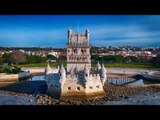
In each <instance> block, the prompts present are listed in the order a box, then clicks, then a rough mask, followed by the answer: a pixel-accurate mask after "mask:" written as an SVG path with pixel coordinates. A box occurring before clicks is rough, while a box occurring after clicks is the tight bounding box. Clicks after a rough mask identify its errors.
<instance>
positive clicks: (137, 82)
mask: <svg viewBox="0 0 160 120" xmlns="http://www.w3.org/2000/svg"><path fill="white" fill-rule="evenodd" d="M44 80H45V78H44V75H38V76H33V77H32V78H29V79H27V81H44ZM128 81H133V82H130V83H127V85H129V86H134V85H144V84H157V82H149V81H145V80H143V79H139V80H136V79H135V78H129V79H128ZM108 82H109V83H113V84H117V85H121V84H122V82H121V79H112V80H108ZM159 84H160V82H159Z"/></svg>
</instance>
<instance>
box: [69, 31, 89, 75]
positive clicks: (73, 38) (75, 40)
mask: <svg viewBox="0 0 160 120" xmlns="http://www.w3.org/2000/svg"><path fill="white" fill-rule="evenodd" d="M89 36H90V33H89V30H88V29H87V30H86V32H85V34H82V33H73V31H72V30H71V29H69V30H68V42H67V72H69V73H73V72H74V71H77V72H78V71H82V70H83V69H84V67H85V66H86V67H87V68H88V69H90V68H91V55H90V44H89Z"/></svg>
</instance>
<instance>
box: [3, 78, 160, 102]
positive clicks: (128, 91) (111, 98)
mask: <svg viewBox="0 0 160 120" xmlns="http://www.w3.org/2000/svg"><path fill="white" fill-rule="evenodd" d="M31 82H33V81H26V82H24V83H23V85H26V84H28V87H24V86H23V87H20V86H21V85H20V83H19V84H18V85H14V86H13V85H12V87H9V86H8V87H1V88H0V89H2V88H3V90H5V91H9V92H7V95H4V91H0V98H3V99H0V104H7V102H6V101H12V102H8V104H9V105H10V104H13V105H15V104H16V105H17V104H23V105H121V104H123V105H124V104H126V105H127V104H131V103H134V105H136V104H142V105H143V104H145V105H146V104H152V103H153V104H159V105H160V102H158V100H159V99H160V85H158V84H154V85H143V86H122V85H119V86H118V85H112V84H109V83H107V84H105V86H104V89H105V96H103V97H94V98H86V99H67V98H66V99H65V100H64V99H54V98H51V97H50V96H48V95H46V94H44V93H45V91H46V88H45V87H44V86H45V83H44V82H42V81H41V82H40V81H39V82H37V81H36V82H35V81H34V83H33V84H32V83H31ZM21 84H22V83H21ZM17 86H19V87H17ZM4 88H5V89H4ZM13 88H14V89H13ZM22 88H23V89H22ZM26 88H27V89H26ZM41 88H45V89H41ZM13 90H14V91H13ZM25 90H26V91H25ZM20 91H21V93H20ZM15 92H16V93H15ZM17 92H19V93H17ZM10 93H11V94H10ZM13 93H14V94H13ZM5 94H6V93H5ZM8 94H9V95H8ZM2 96H3V97H2ZM4 96H5V97H4ZM7 96H8V97H7ZM11 96H12V97H11ZM15 96H21V97H15ZM144 96H145V98H144ZM155 96H156V98H155ZM142 98H144V99H142ZM149 98H150V99H149ZM5 99H6V101H5ZM10 99H12V100H10ZM152 99H154V102H151V100H152ZM156 99H157V100H156ZM16 100H17V102H16ZM147 100H150V102H149V101H147ZM13 101H14V102H13ZM19 101H21V102H19ZM140 101H141V102H140ZM144 101H145V102H144ZM25 102H26V103H25Z"/></svg>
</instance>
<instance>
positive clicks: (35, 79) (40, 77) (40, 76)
mask: <svg viewBox="0 0 160 120" xmlns="http://www.w3.org/2000/svg"><path fill="white" fill-rule="evenodd" d="M27 80H28V81H44V80H45V78H44V75H39V76H33V77H32V78H29V79H27Z"/></svg>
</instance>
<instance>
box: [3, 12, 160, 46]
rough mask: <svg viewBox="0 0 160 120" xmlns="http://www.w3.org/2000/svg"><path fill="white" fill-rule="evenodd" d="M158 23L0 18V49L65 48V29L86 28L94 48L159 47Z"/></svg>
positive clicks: (120, 18) (154, 19)
mask: <svg viewBox="0 0 160 120" xmlns="http://www.w3.org/2000/svg"><path fill="white" fill-rule="evenodd" d="M159 21H160V15H0V47H65V46H66V41H67V30H68V28H71V29H72V30H73V32H75V33H77V32H78V31H79V32H82V33H85V30H86V29H87V28H88V29H89V30H90V39H91V41H90V42H91V45H93V46H139V47H143V46H147V47H159V46H160V22H159ZM78 26H79V27H78ZM78 28H79V30H78Z"/></svg>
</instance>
